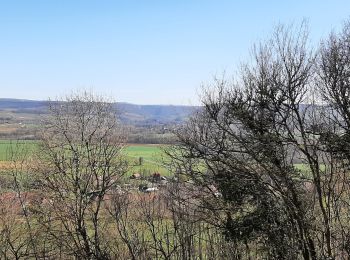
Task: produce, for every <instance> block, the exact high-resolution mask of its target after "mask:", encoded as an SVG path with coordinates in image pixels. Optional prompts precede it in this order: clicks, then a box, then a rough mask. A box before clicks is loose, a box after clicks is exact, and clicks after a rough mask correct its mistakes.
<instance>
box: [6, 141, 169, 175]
mask: <svg viewBox="0 0 350 260" xmlns="http://www.w3.org/2000/svg"><path fill="white" fill-rule="evenodd" d="M17 145H18V146H19V147H20V149H22V148H24V149H26V150H27V151H28V153H30V152H31V151H34V150H35V148H36V146H37V141H20V142H19V143H17V144H16V141H10V140H0V162H6V161H8V160H9V156H8V153H9V151H10V150H11V148H15V147H16V146H17ZM123 153H124V154H125V157H126V158H127V159H128V161H129V164H130V166H131V167H130V170H129V172H128V174H129V175H131V174H133V173H140V174H144V175H150V174H152V173H154V172H159V173H160V174H162V175H169V173H168V170H167V169H166V168H165V167H164V166H163V164H162V159H163V157H164V153H163V151H162V146H161V145H154V144H129V145H127V146H126V147H125V148H124V149H123ZM140 157H141V158H142V164H141V165H140V163H139V162H140V159H139V158H140ZM0 167H1V163H0Z"/></svg>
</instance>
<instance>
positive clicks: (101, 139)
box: [38, 92, 127, 259]
mask: <svg viewBox="0 0 350 260" xmlns="http://www.w3.org/2000/svg"><path fill="white" fill-rule="evenodd" d="M49 111H50V115H49V117H48V118H47V119H46V120H45V122H44V124H43V125H42V131H41V135H40V140H41V143H40V163H41V165H39V167H38V170H39V171H40V173H41V174H42V177H43V181H42V185H43V187H42V188H43V191H44V193H45V201H44V202H43V203H41V205H40V207H39V208H38V211H39V212H40V214H41V216H42V217H41V218H40V221H41V223H42V224H43V225H44V226H45V228H46V229H47V232H48V233H49V234H50V239H51V241H52V243H56V245H57V246H58V245H59V247H60V248H61V249H60V250H61V251H63V252H64V253H65V254H66V255H73V256H75V257H77V258H78V259H109V258H110V255H109V250H108V244H107V240H106V237H105V236H104V233H105V232H106V230H108V221H106V218H105V214H102V212H103V210H104V207H103V204H104V200H105V197H106V195H107V194H108V193H109V192H110V191H111V190H113V189H114V188H115V187H116V185H117V183H118V182H120V181H121V178H122V176H123V175H124V173H125V172H126V170H127V164H126V161H125V160H123V159H122V157H121V154H120V151H121V149H122V147H123V145H124V143H125V134H124V132H123V130H122V128H121V127H120V126H119V124H118V122H117V120H116V114H115V110H114V107H113V104H112V103H110V102H106V101H105V100H104V99H103V98H100V97H96V96H94V95H93V94H91V93H86V92H84V93H82V94H77V95H71V96H69V97H67V98H66V99H65V100H60V101H55V102H50V106H49Z"/></svg>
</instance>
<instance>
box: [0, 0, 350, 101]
mask: <svg viewBox="0 0 350 260" xmlns="http://www.w3.org/2000/svg"><path fill="white" fill-rule="evenodd" d="M349 8H350V2H349V1H344V0H341V1H340V0H338V1H316V0H312V1H307V2H306V1H300V0H299V1H291V2H286V1H272V0H271V1H252V0H250V1H244V2H239V3H238V2H235V1H228V0H221V1H215V2H214V1H209V0H202V1H199V0H193V1H184V0H181V1H167V2H164V1H156V0H151V1H147V3H146V1H90V0H85V1H67V0H66V1H43V0H33V1H11V2H2V5H1V8H0V14H1V15H0V21H1V23H0V31H1V32H2V40H1V41H0V55H1V57H2V58H1V61H0V69H1V71H2V76H1V77H0V87H1V90H2V91H1V96H0V97H2V98H17V99H29V100H46V99H47V98H53V99H54V98H55V97H57V96H62V95H65V94H69V93H70V92H72V91H73V90H79V89H88V90H93V91H94V92H96V93H99V94H102V95H106V96H109V97H112V98H113V99H115V100H116V101H117V102H126V103H132V104H144V105H147V104H159V105H166V104H171V105H197V104H198V98H197V92H199V89H200V86H201V84H202V83H210V82H211V80H212V78H213V76H215V75H221V74H222V73H223V71H225V72H226V75H228V76H230V75H232V74H234V72H235V70H236V69H237V66H238V65H239V64H240V63H241V62H243V61H246V60H247V59H248V57H249V50H250V48H251V46H252V45H253V44H254V43H257V42H258V41H259V40H261V39H264V38H266V35H268V34H269V33H271V32H272V30H273V27H274V26H275V25H277V24H279V23H282V24H287V25H288V24H291V23H300V22H301V21H302V20H303V19H306V20H307V21H308V23H309V28H310V41H311V42H312V43H313V44H315V45H316V44H317V43H318V41H319V40H320V39H322V38H323V37H326V36H327V35H328V34H329V33H330V32H331V31H332V30H335V31H337V30H339V28H341V26H342V24H343V21H345V20H346V19H348V10H349Z"/></svg>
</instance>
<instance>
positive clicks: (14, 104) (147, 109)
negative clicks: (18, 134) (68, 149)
mask: <svg viewBox="0 0 350 260" xmlns="http://www.w3.org/2000/svg"><path fill="white" fill-rule="evenodd" d="M115 108H116V110H117V111H118V115H119V118H120V120H121V121H122V122H124V123H127V124H131V125H154V124H172V123H182V122H184V121H185V120H186V119H187V118H188V117H189V116H190V115H191V114H192V113H193V112H195V111H196V110H198V108H199V107H195V106H174V105H135V104H130V103H122V102H117V103H115ZM0 112H2V113H7V114H8V113H11V114H12V115H14V116H15V115H16V114H26V115H27V116H29V115H30V114H33V115H38V114H45V113H47V101H36V100H24V99H10V98H0Z"/></svg>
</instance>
